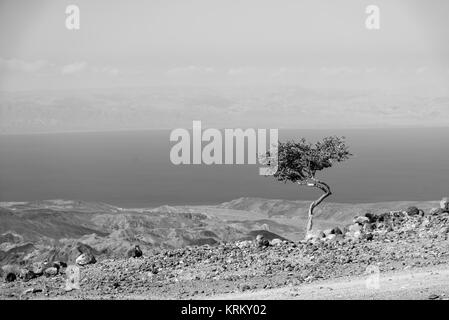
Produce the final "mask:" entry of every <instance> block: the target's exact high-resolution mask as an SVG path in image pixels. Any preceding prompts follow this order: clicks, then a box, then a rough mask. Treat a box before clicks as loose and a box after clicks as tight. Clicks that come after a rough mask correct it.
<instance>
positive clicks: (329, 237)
mask: <svg viewBox="0 0 449 320" xmlns="http://www.w3.org/2000/svg"><path fill="white" fill-rule="evenodd" d="M336 237H337V235H336V234H334V233H332V234H329V235H328V236H327V237H326V240H334V239H335V238H336Z"/></svg>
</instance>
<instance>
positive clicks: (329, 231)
mask: <svg viewBox="0 0 449 320" xmlns="http://www.w3.org/2000/svg"><path fill="white" fill-rule="evenodd" d="M332 230H333V229H326V230H324V231H323V233H324V235H325V236H326V237H327V236H328V235H330V234H332Z"/></svg>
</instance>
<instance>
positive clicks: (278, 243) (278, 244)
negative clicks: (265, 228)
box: [270, 238, 283, 246]
mask: <svg viewBox="0 0 449 320" xmlns="http://www.w3.org/2000/svg"><path fill="white" fill-rule="evenodd" d="M270 244H271V245H272V246H280V245H282V244H283V241H282V240H281V239H278V238H276V239H273V240H271V242H270Z"/></svg>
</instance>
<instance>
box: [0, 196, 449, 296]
mask: <svg viewBox="0 0 449 320" xmlns="http://www.w3.org/2000/svg"><path fill="white" fill-rule="evenodd" d="M448 230H449V211H448V210H447V202H446V204H442V208H441V209H435V210H432V211H430V212H423V211H420V210H418V209H417V208H409V209H407V210H406V211H404V212H399V211H397V212H388V213H384V214H377V215H374V214H366V215H364V216H359V217H355V218H354V221H353V223H352V224H350V225H348V226H346V227H345V228H344V229H343V230H340V229H339V228H334V229H329V230H324V231H317V232H315V233H314V235H313V236H311V237H309V239H308V240H304V241H299V242H288V241H281V240H277V239H275V240H272V241H270V242H268V241H266V240H265V239H263V238H258V239H255V240H254V241H241V242H232V243H225V244H219V245H216V246H209V245H204V246H195V247H186V248H180V249H173V250H167V249H155V250H150V251H145V252H143V256H141V257H126V258H123V259H105V260H100V261H96V262H94V260H92V261H90V260H89V259H87V260H84V261H82V262H81V264H83V265H82V266H79V269H80V282H79V289H73V290H70V291H67V290H66V279H67V274H66V273H67V270H68V269H67V268H66V267H65V265H64V264H63V263H58V262H51V263H50V264H51V265H48V263H47V265H46V266H45V267H44V268H41V269H43V270H40V271H37V272H36V271H33V270H32V268H31V267H28V268H27V267H24V266H21V267H19V266H6V267H4V268H3V279H4V280H3V282H2V283H1V284H0V285H1V286H0V298H1V299H123V298H125V299H128V298H137V299H197V298H201V299H203V298H205V299H208V298H213V297H217V296H227V295H228V296H229V295H231V296H232V294H236V295H238V294H241V293H244V292H245V293H248V292H256V291H258V290H263V289H276V288H285V287H289V286H307V285H310V284H314V283H318V282H319V281H326V280H335V279H340V278H341V279H344V278H345V277H354V276H367V273H369V272H377V271H378V272H380V273H381V274H383V273H388V272H392V271H403V270H417V269H420V268H424V269H425V268H430V267H435V266H437V267H439V268H443V269H444V268H446V266H447V265H449V239H448V235H449V233H448ZM131 255H132V254H131ZM90 262H92V263H90ZM8 268H9V269H8ZM49 268H53V269H51V270H48V269H49ZM424 269H423V270H424ZM373 270H374V271H373ZM376 270H377V271H376ZM40 273H43V275H42V276H39V274H40ZM343 298H344V297H343ZM378 298H379V297H378ZM429 298H435V299H436V298H438V299H440V298H442V297H441V296H438V295H437V296H435V297H433V296H429Z"/></svg>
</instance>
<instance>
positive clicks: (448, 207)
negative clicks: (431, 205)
mask: <svg viewBox="0 0 449 320" xmlns="http://www.w3.org/2000/svg"><path fill="white" fill-rule="evenodd" d="M440 209H443V210H444V211H449V200H448V199H447V198H443V199H441V201H440Z"/></svg>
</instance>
